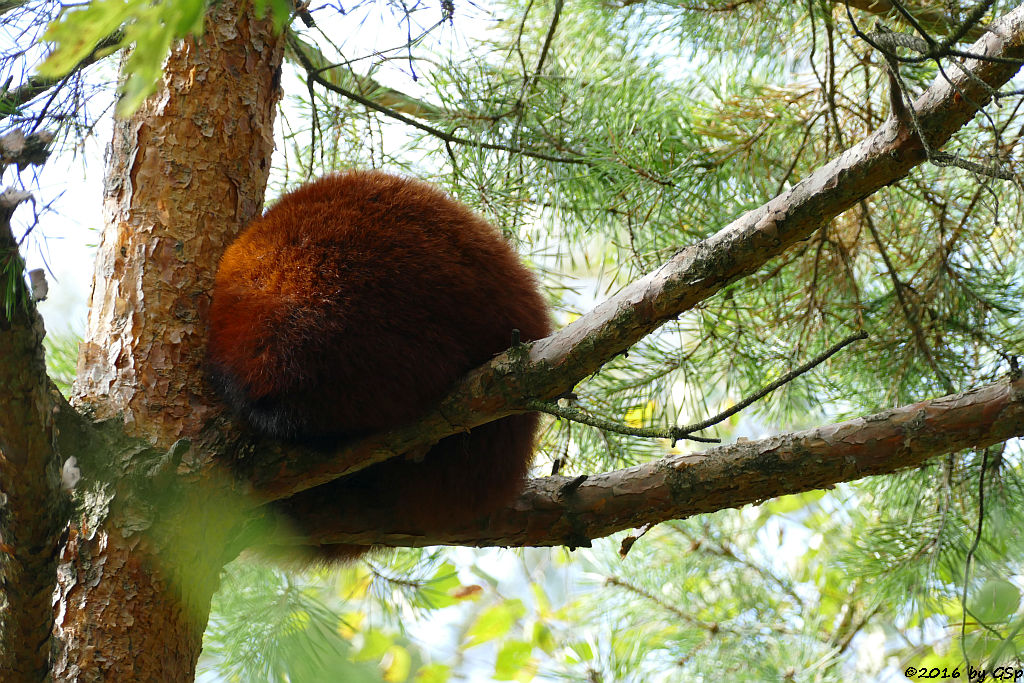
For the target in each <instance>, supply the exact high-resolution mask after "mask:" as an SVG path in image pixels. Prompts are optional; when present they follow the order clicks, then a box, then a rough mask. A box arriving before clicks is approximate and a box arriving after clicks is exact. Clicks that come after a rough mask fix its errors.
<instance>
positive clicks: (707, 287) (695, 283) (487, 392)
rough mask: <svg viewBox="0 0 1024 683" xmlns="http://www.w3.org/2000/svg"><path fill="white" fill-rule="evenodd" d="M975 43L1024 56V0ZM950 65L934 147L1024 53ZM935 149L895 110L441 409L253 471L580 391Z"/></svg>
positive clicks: (502, 363) (442, 432)
mask: <svg viewBox="0 0 1024 683" xmlns="http://www.w3.org/2000/svg"><path fill="white" fill-rule="evenodd" d="M971 52H972V53H974V54H983V55H989V56H995V57H999V58H1004V59H1009V60H1019V59H1021V58H1022V57H1024V7H1018V8H1017V9H1015V10H1013V11H1012V12H1010V13H1008V14H1007V15H1005V16H1003V17H1002V18H1000V19H999V20H998V21H996V22H994V23H993V24H992V26H991V27H989V32H988V33H986V34H985V36H984V37H983V38H982V39H981V40H979V41H978V42H977V43H976V44H975V45H973V46H972V47H971ZM963 67H964V69H966V70H967V71H969V72H970V73H965V72H964V69H959V68H958V69H953V68H950V69H948V70H947V71H946V73H947V75H948V76H949V77H950V79H951V81H952V82H947V81H946V80H944V79H942V77H941V76H940V78H939V79H938V80H936V82H935V83H934V84H933V85H932V86H931V87H930V88H928V90H927V91H925V92H924V93H923V94H922V95H921V97H919V98H918V100H917V102H915V109H916V111H917V116H918V120H919V122H920V125H921V129H922V130H923V132H924V133H925V135H926V137H927V138H928V140H929V141H930V144H931V146H932V148H933V149H937V148H939V147H940V146H941V145H943V144H945V143H946V142H947V141H948V140H949V139H950V137H952V135H953V133H955V132H956V131H957V130H959V129H960V128H961V127H963V126H964V125H966V124H967V123H968V122H969V121H970V120H971V119H972V118H973V117H974V116H975V115H976V114H977V112H978V110H979V109H980V108H981V107H982V106H983V105H985V104H986V103H987V102H988V101H989V100H990V99H991V98H990V94H989V90H988V89H987V88H999V87H1001V86H1002V85H1004V84H1005V83H1006V82H1007V81H1008V80H1009V79H1010V78H1012V77H1013V76H1014V74H1016V73H1017V71H1018V70H1019V69H1020V63H1019V62H1013V61H1010V62H991V61H980V60H966V62H965V63H964V64H963ZM924 160H925V157H924V148H923V147H922V145H921V141H920V140H919V139H918V138H917V136H916V135H915V134H913V132H912V131H911V130H910V128H909V127H908V125H907V124H906V123H902V122H900V121H898V120H896V119H895V118H892V117H890V119H889V120H888V121H886V123H885V124H884V125H883V126H882V127H881V128H880V129H879V130H878V131H876V132H874V133H873V134H871V135H869V136H868V137H867V138H865V139H864V140H862V141H861V142H860V143H858V144H857V145H854V146H853V147H851V148H850V149H848V150H847V151H845V152H843V153H842V154H840V155H839V156H838V157H836V158H835V159H833V160H832V161H830V162H829V163H827V164H825V165H823V166H822V167H820V168H819V169H817V170H816V171H814V172H813V173H812V174H811V175H810V176H808V177H807V178H805V179H804V180H802V181H801V182H799V183H797V184H796V185H794V186H793V187H792V188H791V189H789V190H787V191H786V192H783V193H782V194H780V195H779V196H777V197H775V198H774V199H772V200H771V201H769V202H767V203H766V204H764V205H763V206H761V207H759V208H757V209H754V210H752V211H749V212H747V213H746V214H744V215H743V216H740V217H739V218H737V219H736V220H735V221H733V222H732V223H731V224H729V225H727V226H725V227H724V228H722V229H721V230H719V231H718V232H717V233H715V234H714V235H712V236H711V237H709V238H707V239H705V240H703V241H701V242H699V243H697V244H694V245H691V246H688V247H686V248H684V249H681V250H680V251H679V252H678V253H677V254H676V255H675V256H673V257H672V258H671V259H670V260H669V261H668V262H667V263H665V265H663V266H662V267H660V268H658V269H657V270H655V271H653V272H651V273H649V274H648V275H646V276H644V277H642V278H640V279H639V280H637V281H635V282H633V283H631V284H630V285H628V286H626V287H624V288H623V289H622V290H621V291H620V292H619V293H618V294H616V295H615V296H613V297H612V298H610V299H608V300H607V301H605V302H604V303H602V304H600V305H598V306H597V307H596V308H595V309H594V310H592V311H590V312H589V313H587V314H586V315H584V316H582V317H581V318H579V319H577V320H576V321H574V322H572V323H571V324H569V325H568V326H566V327H565V328H563V329H561V330H559V331H558V332H557V333H556V334H553V335H551V336H549V337H547V338H545V339H542V340H540V341H538V342H535V343H534V344H533V345H532V347H531V348H530V349H529V353H528V355H527V354H524V353H523V350H522V349H513V350H510V351H509V352H506V353H504V354H502V355H500V356H498V357H497V358H495V360H493V361H492V362H490V363H488V364H487V365H485V366H482V367H481V368H479V369H478V370H475V371H473V372H471V373H470V374H469V375H468V376H467V377H466V379H465V380H463V381H462V382H461V383H460V384H459V385H458V386H456V387H455V388H454V390H453V391H452V393H451V394H449V396H448V397H447V398H446V399H445V400H443V401H442V402H441V404H440V406H439V407H438V409H436V410H433V411H430V413H428V414H427V415H425V416H424V417H423V419H421V420H419V421H417V422H416V423H415V424H411V425H408V426H407V427H405V428H403V429H399V430H394V431H392V432H389V433H387V434H376V435H373V436H371V437H370V438H368V439H364V440H361V441H359V442H358V443H355V444H353V445H352V446H351V447H349V448H346V449H344V450H342V451H340V452H339V453H335V454H331V453H320V454H317V453H309V452H307V453H301V452H298V451H295V450H292V451H287V450H286V451H280V450H279V451H278V452H277V453H276V454H267V455H268V457H267V458H266V459H262V458H261V460H262V462H263V463H265V466H263V467H260V468H259V471H258V472H256V473H255V476H254V477H253V481H254V485H255V486H256V488H257V489H259V490H260V492H261V493H262V494H263V495H265V496H266V497H267V498H271V499H276V498H283V497H288V496H290V495H292V494H294V493H296V492H298V491H302V490H305V489H307V488H310V487H312V486H316V485H318V484H321V483H323V482H325V481H330V480H331V479H334V478H336V477H337V476H339V475H341V474H345V473H349V472H353V471H356V470H358V469H361V468H363V467H366V466H368V465H370V464H373V463H375V462H380V461H382V460H386V459H387V458H389V457H393V455H394V454H395V453H403V452H408V451H409V450H411V449H412V448H415V447H416V446H419V445H422V444H424V443H433V442H435V441H437V440H438V439H440V438H442V437H445V436H447V435H449V434H453V433H455V432H457V431H460V430H463V429H469V428H471V427H475V426H476V425H479V424H482V423H484V422H487V421H489V420H492V419H494V418H497V417H502V416H504V415H508V414H511V413H513V412H521V411H522V409H523V403H524V401H525V400H526V399H528V398H532V397H538V398H545V399H550V398H552V397H554V396H558V395H560V394H563V393H565V392H567V391H570V390H571V389H572V388H573V387H574V386H575V385H576V383H577V382H580V381H582V380H583V379H584V378H586V377H587V376H589V375H591V374H593V373H594V372H597V371H598V370H599V369H600V368H601V366H602V365H603V364H604V363H605V362H607V361H608V360H609V359H611V358H614V357H615V356H617V355H618V354H620V353H622V352H624V351H627V350H628V349H629V348H630V347H631V346H632V345H633V344H635V343H636V342H637V341H639V340H640V339H642V338H643V337H645V336H646V335H648V334H650V333H651V332H652V331H654V330H655V329H657V328H658V327H660V326H661V325H662V324H663V323H665V322H666V321H668V320H670V319H673V318H676V317H678V316H679V314H681V313H683V312H685V311H688V310H690V309H692V308H693V307H694V306H696V305H697V304H699V303H700V302H701V301H704V300H705V299H707V298H709V297H711V296H713V295H715V294H716V293H717V292H719V291H720V290H721V289H722V288H723V287H725V286H726V285H728V284H730V283H731V282H735V281H736V280H739V279H740V278H743V277H746V276H748V275H751V274H752V273H755V272H757V270H758V269H760V268H761V267H762V266H764V264H765V263H767V262H768V261H770V260H771V259H772V258H775V257H776V256H778V255H780V254H782V253H783V252H784V251H786V249H788V248H789V247H791V246H792V245H793V244H796V243H797V242H799V241H800V240H804V239H807V238H808V237H810V236H811V235H812V234H813V233H814V232H815V231H816V230H817V229H818V228H819V227H821V226H822V225H825V224H826V223H827V222H828V221H830V220H832V219H833V218H835V217H836V216H838V215H839V214H841V213H842V212H843V211H846V210H847V209H849V208H850V207H852V206H854V205H856V204H857V203H858V202H859V201H861V200H862V199H864V198H865V197H868V196H870V195H871V194H873V193H874V192H877V191H878V190H880V189H881V188H883V187H885V186H886V185H889V184H891V183H893V182H895V181H897V180H899V179H900V178H902V177H904V176H905V175H906V174H907V173H909V172H910V170H911V169H912V168H914V167H915V166H917V165H919V164H921V163H922V162H923V161H924Z"/></svg>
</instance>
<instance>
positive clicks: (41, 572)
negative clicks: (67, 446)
mask: <svg viewBox="0 0 1024 683" xmlns="http://www.w3.org/2000/svg"><path fill="white" fill-rule="evenodd" d="M14 138H17V139H14ZM19 141H20V143H22V144H21V145H20V146H21V147H22V148H23V147H24V145H23V143H24V142H25V139H24V137H23V136H21V137H19V136H13V135H12V136H6V137H5V138H3V139H0V149H3V150H5V155H6V152H11V150H12V149H14V148H17V147H19V144H18V142H19ZM8 143H10V144H8ZM13 156H15V157H17V156H18V155H17V154H14V155H13ZM44 158H45V154H43V155H41V156H36V157H33V159H34V163H41V162H42V160H43V159H44ZM7 162H8V159H7V158H6V156H5V159H4V162H3V163H4V164H6V163H7ZM28 198H29V195H28V194H27V193H24V192H17V191H14V190H7V191H6V192H4V193H3V194H2V195H0V276H2V277H0V672H4V674H6V676H12V677H13V678H11V679H10V680H26V681H28V680H33V681H41V680H43V679H44V678H45V677H46V675H47V673H48V672H49V669H50V652H51V647H50V634H51V631H52V629H53V608H52V596H53V586H54V583H55V582H56V580H57V551H58V548H59V545H60V534H61V531H62V530H63V528H64V526H65V525H66V523H67V514H68V505H67V498H66V496H64V495H63V494H62V493H61V488H60V456H59V455H58V453H57V451H56V449H55V448H54V443H55V434H54V419H53V405H54V404H53V399H54V397H53V395H52V393H51V384H50V381H49V379H48V378H47V376H46V364H45V361H44V360H43V336H44V334H45V332H44V331H43V321H42V319H41V318H40V317H39V315H38V313H37V312H36V309H35V305H34V304H33V302H32V301H31V298H30V296H29V293H28V291H27V289H26V287H25V281H24V272H23V262H22V260H21V257H20V255H19V253H18V245H17V242H16V240H15V239H14V234H13V232H12V231H11V225H10V220H11V216H12V215H13V214H14V210H15V209H16V208H17V206H18V205H19V204H20V203H22V202H23V201H25V200H27V199H28ZM5 680H8V679H7V678H6V677H5Z"/></svg>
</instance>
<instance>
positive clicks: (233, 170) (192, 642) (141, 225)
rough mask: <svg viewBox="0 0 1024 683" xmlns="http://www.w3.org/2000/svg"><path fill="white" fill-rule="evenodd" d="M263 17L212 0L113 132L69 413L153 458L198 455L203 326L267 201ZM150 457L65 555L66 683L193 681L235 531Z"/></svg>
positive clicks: (100, 506) (62, 627)
mask: <svg viewBox="0 0 1024 683" xmlns="http://www.w3.org/2000/svg"><path fill="white" fill-rule="evenodd" d="M251 13H252V6H251V4H250V3H246V2H241V1H240V0H239V1H237V2H236V1H232V0H226V1H225V2H221V3H216V4H215V5H214V6H213V7H212V9H211V13H210V14H209V15H208V16H207V20H206V32H205V33H204V34H203V35H202V36H201V37H199V38H196V39H190V40H187V41H184V42H183V43H181V44H180V45H179V46H177V47H176V48H175V49H174V50H173V52H172V54H171V55H170V57H169V58H168V60H167V63H166V65H165V73H164V80H163V83H162V86H161V87H160V89H159V90H158V92H157V93H156V94H154V95H153V96H151V97H150V98H149V99H147V100H146V102H145V103H144V104H143V105H142V106H141V107H140V109H139V110H138V111H137V112H136V113H135V114H134V115H132V116H131V117H130V118H128V119H125V120H119V121H117V122H116V123H115V126H114V137H113V145H112V152H111V157H110V159H109V162H108V169H107V177H106V183H105V188H104V210H105V213H106V227H105V229H104V231H103V236H102V242H101V245H100V248H99V251H98V254H97V260H96V271H95V277H94V280H93V292H92V297H91V301H90V314H89V324H88V329H87V331H86V336H85V340H84V342H83V344H82V345H81V348H80V355H79V361H78V377H77V379H76V384H75V390H74V403H75V405H76V406H77V407H79V408H80V409H82V410H83V411H84V412H87V413H88V414H89V415H90V417H93V418H95V419H100V420H108V421H113V422H115V423H120V425H121V426H122V428H123V431H124V433H125V434H127V435H129V436H133V437H139V438H140V439H142V440H144V441H145V442H146V443H151V444H153V445H154V446H155V447H156V448H157V449H162V450H166V449H168V448H170V446H171V445H172V444H174V443H176V442H178V443H187V442H183V441H179V440H181V439H186V438H189V437H194V436H195V435H196V434H198V433H199V431H200V427H201V426H202V425H203V424H204V423H205V422H206V421H207V420H209V418H210V417H211V416H213V415H216V414H217V413H219V411H220V408H219V407H218V406H217V404H216V402H215V399H214V398H213V396H212V394H211V393H210V392H209V391H208V390H207V389H206V387H205V385H204V384H203V382H202V381H201V377H202V372H201V367H202V359H203V353H204V348H205V326H204V324H203V321H204V319H205V313H206V310H207V308H208V306H209V301H210V291H211V289H212V284H213V275H214V272H215V271H216V265H217V260H218V258H219V257H220V254H221V252H222V251H223V248H224V246H225V245H226V244H227V243H228V242H229V241H230V240H231V239H232V238H233V237H234V235H235V234H236V233H237V232H238V230H239V229H241V227H242V226H244V225H245V223H247V222H248V221H250V220H251V219H252V218H254V217H255V216H256V215H258V213H259V211H260V208H261V206H262V200H263V194H264V191H265V189H266V182H267V177H268V173H269V169H270V156H271V152H272V151H273V118H274V113H275V106H276V102H277V98H278V96H279V72H280V65H281V59H282V53H283V40H282V38H281V36H280V35H275V33H274V32H273V30H272V28H271V24H270V21H269V20H256V19H254V18H253V17H252V14H251ZM108 425H109V423H108ZM176 452H177V451H176V450H175V449H172V453H176ZM143 455H144V454H143V453H142V451H141V450H140V449H139V448H135V449H134V450H132V449H124V450H117V451H113V452H111V453H110V454H109V455H107V457H109V458H112V459H115V458H116V459H118V462H110V463H105V464H104V465H103V468H104V469H105V470H107V471H109V472H115V473H120V472H125V473H128V474H129V475H130V476H127V477H124V478H123V479H122V480H121V481H117V480H116V477H115V480H114V481H111V482H108V483H106V485H97V487H96V494H95V495H94V496H93V499H94V500H100V501H101V502H100V503H92V504H91V507H88V508H87V510H86V512H87V513H88V514H90V515H95V516H96V517H98V518H100V522H99V524H98V525H96V526H93V525H87V524H80V525H79V527H78V528H77V529H76V533H75V535H74V536H73V538H72V539H71V542H69V543H68V545H67V547H66V548H65V553H64V556H63V558H62V559H63V564H62V565H61V574H60V582H59V586H58V595H59V599H60V600H59V614H58V620H57V629H58V633H59V635H60V637H61V639H62V644H63V651H62V652H61V656H60V659H59V661H58V666H57V667H56V668H55V670H54V673H55V676H56V677H57V679H59V680H118V681H121V680H124V681H127V680H153V681H177V680H180V681H188V680H192V678H193V675H194V668H195V662H196V659H197V657H198V655H199V650H200V647H201V643H202V633H203V630H204V628H205V625H206V619H207V616H208V612H209V605H210V597H211V595H212V593H213V590H214V589H215V587H216V577H217V574H218V572H219V570H220V568H221V567H222V565H223V563H224V561H225V560H226V557H225V554H224V552H223V548H224V546H225V545H226V544H227V540H226V539H227V538H228V537H229V535H230V527H229V525H230V522H228V523H227V524H225V523H224V522H219V521H218V520H217V519H216V518H215V515H213V516H210V517H208V516H206V514H207V513H209V512H210V510H211V506H210V504H209V499H211V498H215V497H216V496H215V494H211V492H210V490H209V489H208V488H202V487H198V486H191V487H190V486H189V484H190V483H191V482H187V481H185V479H186V477H182V476H177V475H178V474H179V473H178V471H177V470H178V465H179V462H178V461H177V460H176V459H175V458H170V459H168V460H167V461H166V462H158V463H155V464H154V463H148V462H147V461H146V460H145V458H143ZM192 455H193V456H194V457H195V460H196V461H197V462H200V463H201V462H205V458H206V457H208V454H196V453H193V454H192ZM176 457H178V458H180V453H178V454H177V456H176ZM192 464H195V463H193V462H190V463H189V465H192ZM191 469H192V467H190V466H189V467H186V466H182V468H181V470H182V471H181V472H180V474H182V475H185V474H187V473H188V471H190V470H191ZM90 474H92V475H93V476H95V475H96V472H92V473H89V472H87V473H86V476H87V477H89V476H90ZM133 478H134V481H133V480H132V479H133ZM133 487H134V488H133ZM162 490H166V491H168V501H163V500H161V501H160V504H159V506H157V505H156V504H155V503H153V502H152V501H149V502H150V505H151V506H152V508H153V509H147V508H146V507H145V505H143V503H145V502H147V501H145V500H144V498H145V495H143V494H144V493H145V492H149V491H152V492H156V493H160V492H161V491H162ZM140 491H141V492H143V493H140ZM104 514H106V515H107V516H106V519H103V516H104ZM192 520H195V521H194V522H192V524H193V525H195V527H196V528H190V529H187V530H184V529H182V528H181V527H183V526H184V527H188V526H189V523H190V521H192ZM143 532H147V533H145V535H144V534H143Z"/></svg>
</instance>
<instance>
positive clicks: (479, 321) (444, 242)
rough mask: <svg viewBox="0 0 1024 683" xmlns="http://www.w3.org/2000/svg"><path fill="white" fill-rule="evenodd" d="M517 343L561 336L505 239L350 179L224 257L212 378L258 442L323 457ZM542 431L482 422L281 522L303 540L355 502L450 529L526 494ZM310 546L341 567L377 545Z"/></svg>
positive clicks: (361, 174)
mask: <svg viewBox="0 0 1024 683" xmlns="http://www.w3.org/2000/svg"><path fill="white" fill-rule="evenodd" d="M513 330H519V335H520V338H521V339H522V340H523V341H532V340H535V339H539V338H541V337H545V336H547V335H548V334H549V333H550V331H551V323H550V318H549V314H548V309H547V305H546V303H545V301H544V298H543V296H542V295H541V293H540V291H539V289H538V285H537V283H536V281H535V279H534V277H533V275H532V274H531V273H530V271H529V270H527V269H526V268H525V267H524V266H523V265H522V263H520V261H519V259H518V258H517V256H516V254H515V252H514V251H513V250H512V248H511V247H510V246H509V245H508V244H507V243H506V242H505V240H504V239H503V238H502V236H501V234H500V233H499V232H498V231H497V230H496V229H495V228H494V227H492V226H491V225H490V224H489V223H487V222H486V221H485V220H484V219H482V218H480V217H479V216H477V215H476V214H474V213H473V212H472V211H471V210H470V209H468V208H467V207H465V206H464V205H462V204H460V203H458V202H456V201H455V200H453V199H451V198H449V197H448V196H446V195H445V194H444V193H443V192H441V191H440V190H438V189H436V188H434V187H432V186H430V185H428V184H426V183H424V182H421V181H417V180H411V179H407V178H401V177H398V176H394V175H390V174H387V173H383V172H379V171H350V172H346V173H340V174H336V175H330V176H327V177H325V178H322V179H320V180H317V181H315V182H313V183H310V184H308V185H305V186H303V187H300V188H299V189H297V190H295V191H293V192H290V193H288V194H286V195H284V196H283V197H281V199H280V200H279V201H278V202H277V203H276V204H275V205H274V206H273V207H272V208H271V209H269V210H268V211H267V212H266V213H265V214H264V215H263V217H261V218H258V219H257V220H255V221H253V223H251V224H250V225H249V226H248V227H247V228H246V229H245V230H244V231H243V232H242V233H241V234H240V235H239V237H238V238H237V239H236V240H235V241H234V242H233V243H232V244H231V245H230V246H229V247H228V249H227V251H225V253H224V255H223V257H222V258H221V261H220V266H219V269H218V271H217V275H216V280H215V283H214V290H213V301H212V304H211V308H210V312H209V344H208V348H207V368H208V376H209V379H210V381H211V383H212V385H213V386H214V388H215V389H216V390H217V391H218V392H219V393H220V395H221V396H222V397H223V398H224V400H225V402H226V403H227V404H228V405H229V406H230V407H231V408H232V409H233V411H234V412H235V413H236V414H237V415H239V416H240V417H242V418H244V419H245V420H246V421H247V422H248V423H249V425H251V426H252V427H253V428H254V429H255V430H257V431H259V432H261V433H263V434H266V435H268V436H271V437H274V438H278V439H282V440H287V441H292V442H298V443H306V444H317V445H323V444H325V443H327V444H329V443H331V442H334V441H340V440H341V439H344V438H347V437H353V436H358V435H361V434H366V433H370V432H373V431H377V430H382V429H387V428H389V427H395V426H398V425H400V424H402V423H403V422H406V421H409V420H412V419H413V418H415V417H417V416H418V415H419V414H421V413H422V412H424V411H425V410H426V409H427V408H429V407H430V406H431V405H432V404H434V403H436V402H437V401H438V400H439V399H440V398H441V397H442V396H443V395H444V394H445V392H446V391H447V390H448V389H449V388H450V387H451V385H452V384H453V382H454V381H455V380H456V379H458V378H459V377H460V376H462V375H463V374H464V373H466V372H467V371H469V370H470V369H472V368H474V367H476V366H477V365H480V364H482V363H484V362H485V361H487V360H489V359H490V358H491V357H492V356H494V355H495V354H497V353H499V352H501V351H503V350H505V349H506V348H508V347H509V346H510V344H511V343H512V339H513ZM537 424H538V416H537V415H536V414H524V415H513V416H509V417H506V418H503V419H501V420H497V421H495V422H491V423H489V424H485V425H481V426H479V427H476V428H474V429H473V430H472V431H471V432H469V433H466V434H456V435H453V436H450V437H448V438H445V439H443V440H441V441H440V442H438V443H437V444H435V445H434V446H433V447H431V448H430V450H429V452H427V453H426V455H425V456H423V457H422V458H416V459H412V458H408V457H406V458H403V457H398V458H392V459H390V460H388V461H386V462H383V463H379V464H376V465H373V466H371V467H368V468H367V469H365V470H362V471H360V472H357V473H355V474H353V475H350V476H348V477H343V478H341V479H338V480H336V481H333V482H330V483H328V484H324V485H322V486H319V487H316V488H314V489H311V490H309V491H306V492H304V493H301V494H299V495H298V496H295V497H293V498H290V499H288V500H286V501H282V503H281V504H280V506H279V508H280V509H281V510H282V511H283V512H284V514H285V515H286V516H289V517H291V518H292V521H293V522H294V523H295V525H296V526H297V529H298V531H299V532H306V533H307V534H308V533H311V532H312V531H314V529H311V528H308V527H307V528H304V527H303V522H304V520H305V521H306V523H307V524H310V523H313V522H309V520H310V519H312V518H315V517H316V516H317V515H322V514H324V512H325V511H327V510H330V511H331V512H334V510H337V514H338V515H343V514H344V513H345V510H346V509H356V506H358V508H363V507H367V506H370V507H374V508H380V509H386V510H388V511H390V512H391V513H393V514H391V515H390V516H391V517H393V518H395V519H400V520H405V521H406V522H407V523H408V524H409V527H410V530H412V531H414V532H415V531H421V532H431V531H443V530H444V529H445V528H448V527H449V526H450V525H452V524H457V523H460V522H464V521H468V520H471V519H473V518H476V517H478V516H481V515H483V514H486V513H487V512H490V511H493V510H495V509H497V508H498V507H500V506H501V505H503V504H505V503H507V502H508V501H510V500H511V499H512V498H513V497H514V496H515V495H516V493H518V492H519V491H520V489H521V488H522V485H523V481H524V478H525V475H526V471H527V468H528V466H529V464H530V461H531V458H532V452H533V445H534V439H535V432H536V429H537ZM304 510H305V511H315V514H311V515H307V514H304V512H303V511H304ZM316 550H317V554H318V555H320V556H322V557H324V558H328V559H330V558H343V559H344V558H349V557H353V556H356V555H358V554H360V553H361V552H363V551H365V550H367V548H358V547H351V546H336V547H335V546H321V547H319V548H317V549H316Z"/></svg>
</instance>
